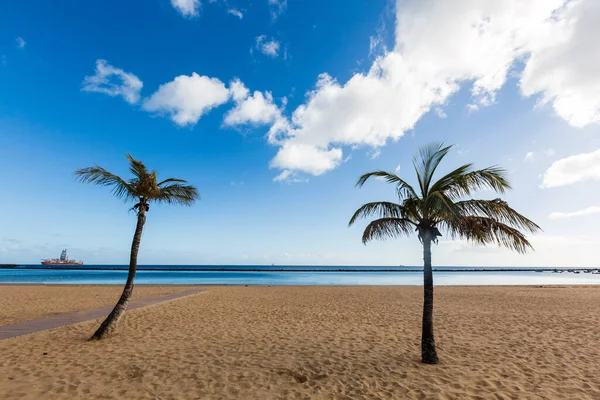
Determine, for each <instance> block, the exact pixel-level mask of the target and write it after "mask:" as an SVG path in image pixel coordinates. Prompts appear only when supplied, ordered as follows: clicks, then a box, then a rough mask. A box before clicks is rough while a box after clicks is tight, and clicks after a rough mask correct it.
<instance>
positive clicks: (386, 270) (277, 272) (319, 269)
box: [0, 265, 600, 286]
mask: <svg viewBox="0 0 600 400" xmlns="http://www.w3.org/2000/svg"><path fill="white" fill-rule="evenodd" d="M434 268H435V269H436V271H434V284H435V285H442V286H460V285H484V286H486V285H598V284H600V274H598V273H591V272H586V271H585V270H579V273H575V272H572V271H568V270H563V269H560V268H559V269H556V270H557V271H559V272H552V268H546V269H538V270H536V269H534V268H484V267H481V268H475V267H434ZM561 271H562V272H561ZM594 271H598V270H597V269H594ZM126 276H127V266H125V265H89V266H83V267H79V268H78V269H55V268H44V267H40V266H34V265H23V266H19V267H17V268H0V284H66V285H75V284H77V285H87V284H90V285H91V284H115V285H121V284H123V283H125V279H126ZM135 281H136V284H140V285H150V284H152V285H158V284H160V285H348V286H359V285H422V284H423V273H422V270H421V269H419V268H418V267H348V266H286V267H282V266H256V265H235V266H234V265H232V266H206V265H203V266H190V265H185V266H184V265H180V266H175V265H170V266H169V265H152V266H150V265H145V266H140V267H139V269H138V272H137V275H136V280H135Z"/></svg>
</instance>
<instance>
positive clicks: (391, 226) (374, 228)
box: [362, 218, 414, 244]
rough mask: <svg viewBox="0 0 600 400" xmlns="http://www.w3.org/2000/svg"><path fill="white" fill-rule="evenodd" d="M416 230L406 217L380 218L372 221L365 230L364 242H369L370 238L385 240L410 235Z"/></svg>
mask: <svg viewBox="0 0 600 400" xmlns="http://www.w3.org/2000/svg"><path fill="white" fill-rule="evenodd" d="M413 231H414V225H413V223H412V222H411V221H410V220H408V219H404V218H380V219H376V220H375V221H372V222H371V223H370V224H369V225H367V227H366V228H365V231H364V232H363V236H362V242H363V243H364V244H367V242H369V241H370V240H373V239H378V240H384V239H388V238H396V237H399V236H403V235H406V236H408V235H410V234H411V233H412V232H413Z"/></svg>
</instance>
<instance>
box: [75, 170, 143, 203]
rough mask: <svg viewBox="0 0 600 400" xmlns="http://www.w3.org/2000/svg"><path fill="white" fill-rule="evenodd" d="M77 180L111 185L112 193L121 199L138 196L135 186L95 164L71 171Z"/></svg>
mask: <svg viewBox="0 0 600 400" xmlns="http://www.w3.org/2000/svg"><path fill="white" fill-rule="evenodd" d="M73 174H74V175H75V176H76V178H77V180H78V181H80V182H83V183H93V184H95V185H100V186H112V193H113V194H114V195H115V196H116V197H118V198H120V199H123V200H130V199H135V198H137V196H138V193H137V192H136V187H135V186H132V185H131V184H130V183H127V182H125V181H124V180H123V179H122V178H121V177H119V176H117V175H115V174H112V173H110V172H108V171H107V170H106V169H104V168H102V167H100V166H98V165H95V166H93V167H86V168H80V169H78V170H76V171H75V172H74V173H73Z"/></svg>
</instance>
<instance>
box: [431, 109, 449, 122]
mask: <svg viewBox="0 0 600 400" xmlns="http://www.w3.org/2000/svg"><path fill="white" fill-rule="evenodd" d="M434 110H435V115H437V116H438V117H439V118H442V119H443V118H447V117H448V115H446V112H445V111H444V110H443V109H442V108H440V107H436V108H435V109H434Z"/></svg>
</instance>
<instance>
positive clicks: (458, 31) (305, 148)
mask: <svg viewBox="0 0 600 400" xmlns="http://www.w3.org/2000/svg"><path fill="white" fill-rule="evenodd" d="M565 2H566V0H536V1H522V0H503V1H499V0H480V1H473V0H456V1H451V2H450V1H446V0H430V1H401V0H399V1H398V3H397V15H396V16H397V20H396V23H397V25H396V43H395V46H394V48H393V49H392V50H390V51H389V52H387V53H385V54H384V55H382V56H380V57H378V58H377V59H376V60H375V61H374V62H373V64H372V66H371V67H370V69H369V70H368V71H366V72H364V73H357V74H355V75H353V76H352V77H351V78H350V79H349V80H348V81H347V82H338V81H337V80H336V79H334V78H333V77H331V76H330V75H328V74H321V75H320V76H319V79H318V81H317V83H316V85H315V88H314V90H312V91H311V92H309V93H308V96H307V100H306V102H305V103H304V104H302V105H300V106H299V107H298V108H297V109H296V110H295V111H294V112H293V113H292V116H291V119H290V121H289V125H288V126H289V129H287V130H286V131H285V132H283V133H281V134H280V135H279V140H278V142H277V144H278V145H280V146H281V148H280V150H279V152H278V154H277V156H276V157H275V159H274V160H273V162H272V163H271V165H274V166H277V167H279V168H282V169H289V170H297V171H302V172H306V173H309V174H312V173H314V172H318V173H319V174H321V173H323V172H326V170H327V169H333V168H335V167H336V166H338V165H339V160H340V159H341V158H342V148H343V147H344V146H356V147H360V146H371V147H381V146H384V145H385V144H386V142H387V141H388V140H397V139H399V138H400V137H401V136H403V135H404V133H405V132H406V131H407V130H410V129H412V128H413V127H414V126H415V124H416V123H417V122H418V121H419V120H420V119H421V117H422V116H423V115H425V114H426V113H428V112H429V111H431V110H432V109H433V110H436V112H438V113H439V115H441V114H440V111H437V110H441V109H442V107H443V106H444V105H445V104H446V103H447V102H448V99H449V97H450V96H451V95H453V94H454V93H456V92H457V91H458V90H459V89H460V86H461V85H463V84H465V85H469V86H470V91H471V97H472V99H471V104H470V109H472V110H476V109H478V108H481V107H484V106H489V105H492V104H494V103H495V102H496V93H497V92H498V90H500V89H501V88H502V86H503V85H504V84H505V83H506V80H507V78H508V76H509V73H510V71H511V69H512V68H516V67H517V66H518V65H524V71H523V75H522V77H521V79H520V81H519V84H520V87H521V91H522V93H523V95H525V96H531V95H536V94H538V95H541V96H542V100H543V101H545V102H550V103H551V104H552V105H553V107H554V108H555V110H556V112H557V114H558V115H559V116H561V117H563V118H565V119H566V120H567V121H568V122H569V123H571V124H572V125H574V126H583V125H586V124H589V123H593V122H598V112H599V110H600V97H599V96H600V74H597V71H598V70H599V66H600V64H599V63H600V51H598V50H597V47H596V45H595V43H594V38H595V37H597V36H599V35H600V24H597V23H594V22H593V21H598V20H600V14H599V13H600V11H599V10H600V2H598V1H596V0H578V1H571V2H569V3H568V5H567V6H565ZM554 67H556V68H557V69H556V72H557V73H558V76H557V77H556V78H557V79H556V81H554V80H553V79H551V78H550V76H552V77H554V72H553V71H555V70H554ZM551 74H552V75H551ZM299 154H307V155H309V157H308V159H307V160H304V161H302V162H300V161H299V160H298V155H299ZM309 160H312V162H313V163H315V164H314V165H313V164H312V163H311V161H309Z"/></svg>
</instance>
